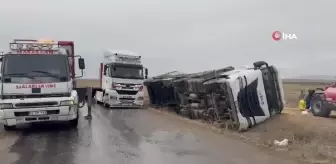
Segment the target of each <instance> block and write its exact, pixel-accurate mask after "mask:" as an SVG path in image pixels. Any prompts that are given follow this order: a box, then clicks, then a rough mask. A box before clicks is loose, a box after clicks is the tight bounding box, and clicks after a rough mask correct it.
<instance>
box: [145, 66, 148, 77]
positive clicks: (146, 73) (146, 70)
mask: <svg viewBox="0 0 336 164" xmlns="http://www.w3.org/2000/svg"><path fill="white" fill-rule="evenodd" d="M147 78H148V69H147V68H145V79H147Z"/></svg>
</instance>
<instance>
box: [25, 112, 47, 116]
mask: <svg viewBox="0 0 336 164" xmlns="http://www.w3.org/2000/svg"><path fill="white" fill-rule="evenodd" d="M29 115H31V116H40V115H47V111H34V112H29Z"/></svg>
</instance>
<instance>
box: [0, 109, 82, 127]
mask: <svg viewBox="0 0 336 164" xmlns="http://www.w3.org/2000/svg"><path fill="white" fill-rule="evenodd" d="M36 111H46V112H47V114H45V115H30V112H36ZM77 112H78V108H77V107H76V106H59V107H44V108H23V109H22V108H21V109H4V110H0V120H1V122H3V123H4V124H5V125H8V126H14V125H19V124H27V123H34V122H49V121H70V120H74V119H76V118H77Z"/></svg>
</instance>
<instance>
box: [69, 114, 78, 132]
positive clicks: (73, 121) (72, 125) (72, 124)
mask: <svg viewBox="0 0 336 164" xmlns="http://www.w3.org/2000/svg"><path fill="white" fill-rule="evenodd" d="M78 113H79V111H77V117H76V118H75V119H73V120H70V121H69V123H70V126H71V127H72V128H77V125H78V120H79V114H78Z"/></svg>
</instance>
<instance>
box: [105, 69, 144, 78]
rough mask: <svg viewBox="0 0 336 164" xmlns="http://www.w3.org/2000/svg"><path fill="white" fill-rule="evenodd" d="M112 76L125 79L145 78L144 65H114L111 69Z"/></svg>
mask: <svg viewBox="0 0 336 164" xmlns="http://www.w3.org/2000/svg"><path fill="white" fill-rule="evenodd" d="M111 76H112V77H116V78H125V79H143V78H144V77H143V69H142V66H139V67H129V66H114V67H112V69H111Z"/></svg>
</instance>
